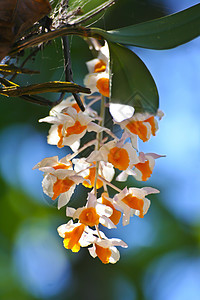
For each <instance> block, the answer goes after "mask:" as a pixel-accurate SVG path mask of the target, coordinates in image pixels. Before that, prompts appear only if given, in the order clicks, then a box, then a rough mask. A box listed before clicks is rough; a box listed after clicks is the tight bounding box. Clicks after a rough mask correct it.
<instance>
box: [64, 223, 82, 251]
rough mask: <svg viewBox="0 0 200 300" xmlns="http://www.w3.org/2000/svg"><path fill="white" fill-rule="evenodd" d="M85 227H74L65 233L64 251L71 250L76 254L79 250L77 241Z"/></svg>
mask: <svg viewBox="0 0 200 300" xmlns="http://www.w3.org/2000/svg"><path fill="white" fill-rule="evenodd" d="M84 229H85V225H83V224H81V225H80V226H77V227H75V228H74V229H73V230H72V231H69V232H65V238H64V241H63V244H64V247H65V248H66V249H71V250H72V252H78V251H79V250H80V244H79V240H80V238H81V236H82V234H83V231H84Z"/></svg>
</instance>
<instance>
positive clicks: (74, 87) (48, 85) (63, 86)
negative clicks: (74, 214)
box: [0, 80, 90, 97]
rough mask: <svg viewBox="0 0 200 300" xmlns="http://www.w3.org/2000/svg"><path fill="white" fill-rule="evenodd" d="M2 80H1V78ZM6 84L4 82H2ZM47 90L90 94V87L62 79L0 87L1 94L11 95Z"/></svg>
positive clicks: (31, 93)
mask: <svg viewBox="0 0 200 300" xmlns="http://www.w3.org/2000/svg"><path fill="white" fill-rule="evenodd" d="M0 82H1V80H0ZM2 84H3V85H5V84H4V83H2ZM47 92H51V93H52V92H54V93H55V92H56V93H57V92H69V93H80V92H81V93H86V94H90V90H89V89H88V88H85V87H82V86H80V85H78V84H75V83H72V82H62V81H51V82H45V83H39V84H32V85H28V86H23V87H20V86H16V85H15V86H14V84H13V86H8V87H5V88H2V89H0V94H1V95H5V96H10V97H19V96H23V95H35V94H40V93H47Z"/></svg>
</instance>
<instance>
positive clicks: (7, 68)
mask: <svg viewBox="0 0 200 300" xmlns="http://www.w3.org/2000/svg"><path fill="white" fill-rule="evenodd" d="M0 73H1V74H15V73H16V74H38V73H40V72H39V71H32V70H29V69H24V68H18V67H16V66H14V65H0Z"/></svg>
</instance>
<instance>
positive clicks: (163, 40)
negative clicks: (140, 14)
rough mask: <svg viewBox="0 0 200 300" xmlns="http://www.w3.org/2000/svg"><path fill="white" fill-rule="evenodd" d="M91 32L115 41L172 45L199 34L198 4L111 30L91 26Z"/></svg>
mask: <svg viewBox="0 0 200 300" xmlns="http://www.w3.org/2000/svg"><path fill="white" fill-rule="evenodd" d="M92 32H93V33H94V34H95V33H96V34H99V35H101V36H102V37H103V38H104V39H106V40H108V41H111V42H116V43H122V44H127V45H133V46H138V47H143V48H149V49H157V50H161V49H170V48H174V47H177V46H179V45H181V44H184V43H187V42H188V41H190V40H192V39H194V38H196V37H198V36H199V35H200V4H197V5H195V6H192V7H190V8H188V9H186V10H183V11H181V12H178V13H175V14H172V15H169V16H166V17H163V18H159V19H155V20H152V21H148V22H144V23H140V24H136V25H132V26H127V27H123V28H120V29H116V30H111V31H104V30H102V29H98V28H93V29H92Z"/></svg>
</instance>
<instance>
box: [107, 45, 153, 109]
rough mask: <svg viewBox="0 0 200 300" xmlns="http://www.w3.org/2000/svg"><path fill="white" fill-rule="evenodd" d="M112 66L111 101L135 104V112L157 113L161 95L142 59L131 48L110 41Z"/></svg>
mask: <svg viewBox="0 0 200 300" xmlns="http://www.w3.org/2000/svg"><path fill="white" fill-rule="evenodd" d="M108 45H109V49H110V68H111V74H112V75H111V76H112V77H111V97H110V102H111V103H121V104H127V105H130V106H133V107H134V108H135V112H149V113H151V114H156V112H157V109H158V106H159V97H158V91H157V88H156V84H155V82H154V80H153V77H152V76H151V74H150V72H149V70H148V69H147V67H146V66H145V64H144V63H143V62H142V61H141V59H140V58H139V57H138V56H137V55H136V54H135V53H133V52H132V51H131V50H130V49H128V48H126V47H123V46H121V45H118V44H115V43H111V42H109V43H108Z"/></svg>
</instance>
